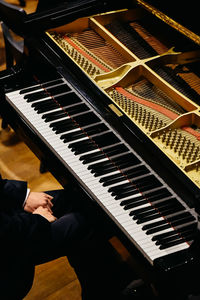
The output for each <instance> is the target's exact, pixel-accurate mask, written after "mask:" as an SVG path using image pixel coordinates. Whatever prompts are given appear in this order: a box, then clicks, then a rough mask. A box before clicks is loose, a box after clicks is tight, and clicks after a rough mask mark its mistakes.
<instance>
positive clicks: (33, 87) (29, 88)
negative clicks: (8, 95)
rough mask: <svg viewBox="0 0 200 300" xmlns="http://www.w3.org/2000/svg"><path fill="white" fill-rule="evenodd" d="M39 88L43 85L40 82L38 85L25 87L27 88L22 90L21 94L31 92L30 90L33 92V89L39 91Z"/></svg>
mask: <svg viewBox="0 0 200 300" xmlns="http://www.w3.org/2000/svg"><path fill="white" fill-rule="evenodd" d="M39 89H41V86H40V85H39V84H38V85H36V86H35V85H34V86H32V87H28V88H25V89H23V90H21V91H20V92H19V93H20V94H26V93H30V92H33V91H37V90H39Z"/></svg>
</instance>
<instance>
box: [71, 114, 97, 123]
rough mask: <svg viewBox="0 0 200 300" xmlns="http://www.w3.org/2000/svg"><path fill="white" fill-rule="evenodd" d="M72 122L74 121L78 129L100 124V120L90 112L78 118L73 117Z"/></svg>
mask: <svg viewBox="0 0 200 300" xmlns="http://www.w3.org/2000/svg"><path fill="white" fill-rule="evenodd" d="M73 120H75V121H76V122H77V123H78V124H79V126H80V127H84V126H87V125H91V124H94V123H97V122H100V119H99V118H98V117H97V116H96V115H95V114H94V113H92V112H88V113H85V114H82V115H80V116H76V117H73Z"/></svg>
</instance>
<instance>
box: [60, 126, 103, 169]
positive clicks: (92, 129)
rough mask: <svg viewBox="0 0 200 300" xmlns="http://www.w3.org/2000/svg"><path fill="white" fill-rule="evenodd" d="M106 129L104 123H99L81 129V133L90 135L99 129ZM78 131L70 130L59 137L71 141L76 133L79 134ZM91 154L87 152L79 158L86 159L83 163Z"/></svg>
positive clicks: (75, 137) (74, 138) (99, 130)
mask: <svg viewBox="0 0 200 300" xmlns="http://www.w3.org/2000/svg"><path fill="white" fill-rule="evenodd" d="M106 129H107V127H106V126H105V125H104V124H99V125H96V126H91V127H89V128H87V130H84V131H82V133H84V135H85V136H86V135H89V136H90V135H92V134H95V133H99V132H101V131H105V130H106ZM79 134H80V133H78V132H71V133H66V134H63V135H62V136H61V137H60V138H61V139H63V140H64V141H65V142H69V141H73V140H76V139H77V135H79ZM91 155H92V154H88V155H87V156H86V157H85V156H81V157H80V160H86V162H85V163H87V158H88V159H90V158H91Z"/></svg>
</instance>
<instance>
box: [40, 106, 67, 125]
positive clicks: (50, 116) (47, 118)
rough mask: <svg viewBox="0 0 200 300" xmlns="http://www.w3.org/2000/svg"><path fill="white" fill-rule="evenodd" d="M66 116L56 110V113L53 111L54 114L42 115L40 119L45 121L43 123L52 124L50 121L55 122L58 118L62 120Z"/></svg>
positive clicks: (61, 111) (64, 113)
mask: <svg viewBox="0 0 200 300" xmlns="http://www.w3.org/2000/svg"><path fill="white" fill-rule="evenodd" d="M65 116H67V113H66V112H64V111H63V110H62V109H60V110H58V111H54V112H51V113H47V114H44V115H43V116H42V119H44V120H45V122H46V123H47V122H52V121H55V120H58V119H60V118H63V117H65Z"/></svg>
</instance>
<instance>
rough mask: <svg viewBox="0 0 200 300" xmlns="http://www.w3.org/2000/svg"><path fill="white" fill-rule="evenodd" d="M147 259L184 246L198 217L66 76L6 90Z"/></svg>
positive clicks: (9, 97) (155, 257)
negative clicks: (77, 90)
mask: <svg viewBox="0 0 200 300" xmlns="http://www.w3.org/2000/svg"><path fill="white" fill-rule="evenodd" d="M6 100H7V101H8V102H9V103H10V105H11V106H12V107H13V108H14V109H15V110H16V111H18V113H19V114H20V116H21V118H22V119H24V120H25V122H27V124H28V126H30V127H31V128H32V129H33V130H34V131H35V132H37V135H39V136H40V137H41V139H42V140H43V141H44V142H45V143H46V144H47V146H48V147H49V148H51V149H52V151H53V153H54V155H55V156H57V157H58V158H59V160H61V161H62V163H63V164H64V165H65V166H66V168H68V169H70V171H71V172H72V173H73V174H74V176H75V177H77V178H78V181H79V182H80V183H81V184H82V185H83V186H85V188H86V190H89V192H90V193H92V195H93V198H94V199H95V200H96V201H97V202H98V203H99V204H100V206H101V207H102V208H103V209H104V210H105V211H106V212H107V214H108V215H109V216H110V217H111V218H112V219H113V220H114V221H115V223H117V224H118V226H120V227H121V228H122V230H123V232H124V233H125V234H126V235H127V236H128V238H129V239H130V240H131V241H132V242H133V243H134V244H135V245H136V246H137V247H138V248H139V249H140V251H141V252H142V253H143V254H144V256H145V257H146V258H147V259H148V260H149V261H150V263H151V264H153V263H154V260H155V259H157V258H159V257H162V256H166V255H168V254H171V253H174V252H177V251H180V250H183V249H187V248H188V247H189V245H190V243H191V242H192V240H193V238H194V236H195V229H196V226H197V216H196V213H195V211H194V210H193V209H191V208H189V207H188V206H187V205H186V204H185V202H184V201H182V200H181V199H180V197H179V196H178V195H176V194H175V192H174V191H173V190H172V189H170V187H169V186H168V185H167V184H166V183H165V182H164V181H163V180H162V179H161V178H160V177H159V175H158V174H156V173H155V172H154V171H153V170H152V169H151V168H150V166H148V165H147V164H146V163H145V162H144V161H143V160H142V158H141V157H140V156H139V155H138V154H137V153H136V152H135V151H134V149H131V148H130V146H129V145H128V144H127V143H126V142H125V141H124V140H123V138H122V137H121V136H119V134H117V132H115V131H114V129H113V128H112V127H111V126H110V125H109V124H108V123H107V122H105V120H103V119H102V117H101V116H100V115H99V114H98V113H97V112H96V111H95V110H94V109H93V108H92V106H91V105H90V104H89V103H87V101H86V100H85V99H84V97H81V96H80V95H79V94H78V93H77V92H76V90H75V89H74V88H73V87H72V86H71V85H70V83H69V82H67V81H66V80H65V78H62V77H61V78H59V79H55V80H52V81H50V82H44V83H41V84H36V85H33V86H31V87H27V88H24V89H22V90H17V91H14V92H10V93H7V94H6Z"/></svg>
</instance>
